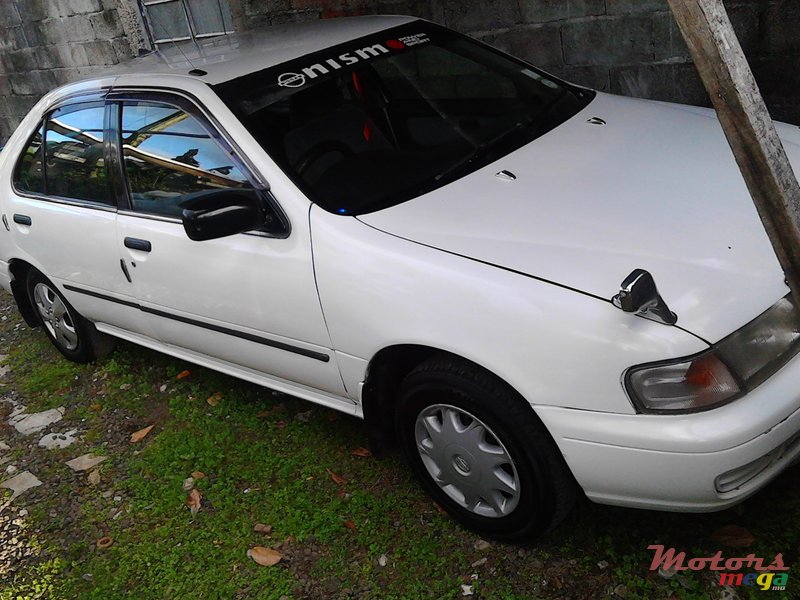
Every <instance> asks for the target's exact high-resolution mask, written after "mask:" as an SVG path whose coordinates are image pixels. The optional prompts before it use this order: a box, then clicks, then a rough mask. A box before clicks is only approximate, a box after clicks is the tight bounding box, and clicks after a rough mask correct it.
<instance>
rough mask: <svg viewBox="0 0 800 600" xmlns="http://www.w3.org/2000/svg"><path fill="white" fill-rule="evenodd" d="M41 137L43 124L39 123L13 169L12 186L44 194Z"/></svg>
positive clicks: (24, 190)
mask: <svg viewBox="0 0 800 600" xmlns="http://www.w3.org/2000/svg"><path fill="white" fill-rule="evenodd" d="M43 139H44V126H43V125H42V124H40V125H39V126H38V127H37V128H36V132H35V133H34V134H33V135H32V136H31V139H30V140H29V141H28V146H27V147H26V148H25V152H23V154H22V156H20V157H19V162H17V166H16V168H15V169H14V187H15V188H16V189H17V190H18V191H20V192H29V193H34V194H44V156H43V153H44V144H43V143H42V140H43Z"/></svg>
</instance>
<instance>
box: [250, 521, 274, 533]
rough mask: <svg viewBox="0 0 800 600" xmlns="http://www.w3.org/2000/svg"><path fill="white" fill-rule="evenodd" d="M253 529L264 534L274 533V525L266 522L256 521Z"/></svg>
mask: <svg viewBox="0 0 800 600" xmlns="http://www.w3.org/2000/svg"><path fill="white" fill-rule="evenodd" d="M253 531H255V532H256V533H263V534H264V535H269V534H270V533H272V525H264V523H256V524H255V525H254V526H253Z"/></svg>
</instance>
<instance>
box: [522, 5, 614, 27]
mask: <svg viewBox="0 0 800 600" xmlns="http://www.w3.org/2000/svg"><path fill="white" fill-rule="evenodd" d="M519 6H520V10H521V11H522V21H523V22H524V23H546V22H548V21H557V20H560V19H574V18H580V17H588V16H592V15H602V14H605V12H606V2H605V0H520V3H519Z"/></svg>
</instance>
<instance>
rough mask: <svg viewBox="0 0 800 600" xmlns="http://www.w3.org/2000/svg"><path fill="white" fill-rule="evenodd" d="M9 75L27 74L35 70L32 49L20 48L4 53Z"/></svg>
mask: <svg viewBox="0 0 800 600" xmlns="http://www.w3.org/2000/svg"><path fill="white" fill-rule="evenodd" d="M5 56H6V58H7V65H8V67H9V72H10V73H27V72H29V71H33V70H34V69H35V68H36V55H35V54H34V50H33V48H21V49H19V50H14V51H13V52H8V53H6V55H5Z"/></svg>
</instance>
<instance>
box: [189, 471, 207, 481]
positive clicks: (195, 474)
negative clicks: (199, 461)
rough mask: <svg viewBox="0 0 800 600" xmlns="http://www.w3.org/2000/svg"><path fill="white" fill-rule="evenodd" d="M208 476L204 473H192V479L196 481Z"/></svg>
mask: <svg viewBox="0 0 800 600" xmlns="http://www.w3.org/2000/svg"><path fill="white" fill-rule="evenodd" d="M205 476H206V474H205V473H203V472H202V471H192V477H194V478H195V479H205Z"/></svg>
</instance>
